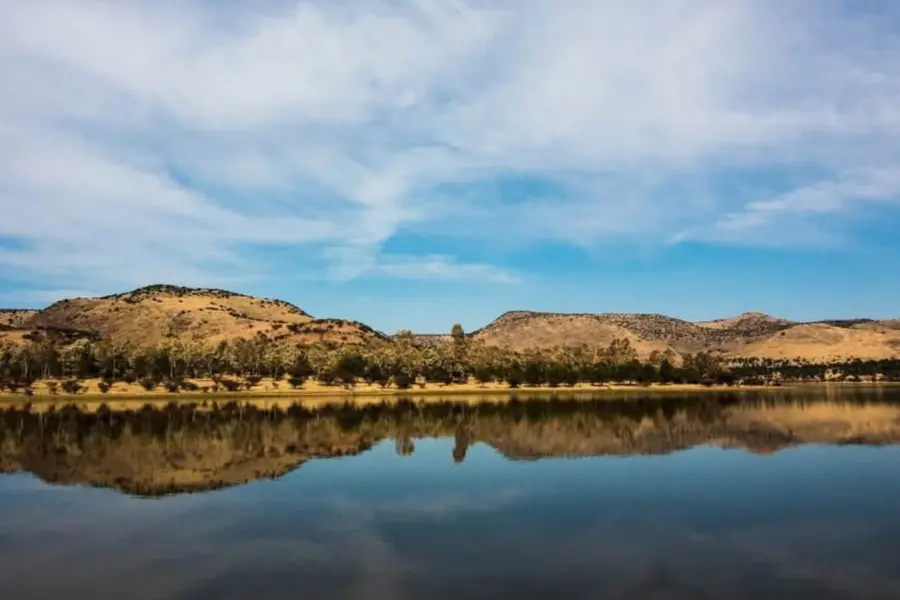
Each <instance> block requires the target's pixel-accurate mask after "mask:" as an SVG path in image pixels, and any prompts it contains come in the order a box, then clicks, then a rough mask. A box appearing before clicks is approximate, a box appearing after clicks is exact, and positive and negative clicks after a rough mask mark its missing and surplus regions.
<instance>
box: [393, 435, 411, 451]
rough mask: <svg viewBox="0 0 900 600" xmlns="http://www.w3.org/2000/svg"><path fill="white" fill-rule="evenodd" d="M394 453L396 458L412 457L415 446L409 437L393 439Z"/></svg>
mask: <svg viewBox="0 0 900 600" xmlns="http://www.w3.org/2000/svg"><path fill="white" fill-rule="evenodd" d="M394 451H395V452H396V453H397V456H412V453H413V452H415V451H416V445H415V443H413V441H412V438H410V437H409V436H402V437H398V438H394Z"/></svg>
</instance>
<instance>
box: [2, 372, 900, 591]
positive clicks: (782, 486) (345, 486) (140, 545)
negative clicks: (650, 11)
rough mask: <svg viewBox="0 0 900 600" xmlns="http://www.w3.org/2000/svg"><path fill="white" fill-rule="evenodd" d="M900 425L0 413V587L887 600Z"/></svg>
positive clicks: (858, 402) (600, 413)
mask: <svg viewBox="0 0 900 600" xmlns="http://www.w3.org/2000/svg"><path fill="white" fill-rule="evenodd" d="M898 441H900V393H898V392H897V391H891V390H880V391H875V392H863V391H858V392H852V393H847V392H845V393H841V394H837V395H835V394H829V395H828V396H826V395H824V394H811V393H804V394H803V395H802V396H799V395H798V396H791V395H789V394H786V393H782V394H775V395H764V396H756V395H743V396H740V397H738V396H712V395H707V396H702V397H694V398H668V399H663V400H660V399H657V400H652V399H648V400H643V401H630V402H628V403H625V404H617V403H613V404H610V403H603V404H589V403H578V404H575V403H566V402H559V403H558V404H555V405H549V404H546V403H542V404H533V403H520V404H516V405H512V406H506V407H480V408H477V409H475V408H472V407H467V408H460V407H451V406H437V407H430V408H424V407H420V408H415V407H409V406H406V407H404V406H400V407H382V408H370V409H368V410H366V411H350V410H346V409H333V410H328V411H321V412H319V413H316V414H311V413H305V412H301V411H292V412H291V414H273V413H269V412H252V411H237V410H224V411H219V412H217V413H215V414H210V413H208V412H207V413H199V414H198V413H192V412H190V411H189V410H187V409H185V410H180V411H169V412H168V413H156V414H149V413H143V414H142V413H136V414H130V415H121V414H119V415H113V416H112V417H110V416H109V415H100V416H99V417H97V416H86V415H79V414H74V413H66V414H59V413H57V414H52V415H46V416H42V417H38V416H35V415H32V414H23V413H12V412H8V413H6V414H4V415H3V416H2V417H0V451H2V454H0V466H2V468H3V471H4V472H6V473H7V474H5V475H2V476H0V597H2V598H8V599H11V600H18V599H30V598H48V599H49V598H58V597H63V596H65V597H69V598H92V599H106V598H109V599H120V598H135V599H151V598H153V599H156V598H159V599H185V600H186V599H200V598H217V599H218V598H234V599H241V600H244V599H246V598H258V599H265V600H269V599H279V598H292V599H294V598H304V599H308V598H328V599H341V598H347V599H357V598H358V599H367V598H374V599H394V598H397V599H405V598H410V599H412V598H416V599H418V598H437V599H442V598H517V599H528V598H575V599H582V598H583V599H599V598H623V599H624V598H634V599H682V598H684V599H688V598H690V599H695V598H709V599H718V598H735V599H741V598H748V599H750V598H752V599H757V598H771V599H781V598H810V599H813V598H814V599H816V600H820V599H821V600H828V599H845V598H846V599H849V598H866V599H872V598H892V599H896V598H900V469H898V467H900V446H895V445H894V444H895V443H897V442H898ZM51 482H52V483H51ZM189 491H190V492H193V493H187V492H189Z"/></svg>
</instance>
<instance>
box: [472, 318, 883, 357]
mask: <svg viewBox="0 0 900 600" xmlns="http://www.w3.org/2000/svg"><path fill="white" fill-rule="evenodd" d="M897 323H898V321H872V320H868V319H859V320H848V321H827V322H826V321H823V322H817V323H795V322H792V321H788V320H786V319H780V318H777V317H772V316H769V315H766V314H762V313H744V314H742V315H738V316H736V317H732V318H728V319H720V320H716V321H703V322H696V323H695V322H691V321H685V320H682V319H676V318H673V317H667V316H664V315H658V314H626V313H600V314H561V313H540V312H529V311H514V312H507V313H504V314H503V315H501V316H500V317H499V318H497V319H496V320H495V321H493V322H492V323H490V324H489V325H487V326H486V327H484V328H482V329H479V330H478V331H475V332H473V333H472V337H473V338H475V339H478V340H482V341H483V342H485V343H486V344H489V345H497V346H507V347H512V348H516V349H525V348H528V347H543V348H549V347H553V346H569V345H576V344H608V343H609V342H611V341H612V340H613V339H616V338H619V339H627V340H629V341H630V342H631V344H632V345H633V346H634V347H635V348H636V349H637V351H638V353H639V354H640V355H642V356H645V357H646V356H647V355H649V354H650V353H651V352H653V351H654V350H658V351H665V350H666V349H671V350H673V351H675V352H678V353H682V354H683V353H686V352H691V353H693V352H700V351H719V352H721V353H723V354H726V355H730V356H736V357H738V356H741V357H743V356H755V357H759V358H801V359H804V360H809V361H828V360H843V359H848V358H861V359H883V358H892V357H896V356H900V326H898V325H897Z"/></svg>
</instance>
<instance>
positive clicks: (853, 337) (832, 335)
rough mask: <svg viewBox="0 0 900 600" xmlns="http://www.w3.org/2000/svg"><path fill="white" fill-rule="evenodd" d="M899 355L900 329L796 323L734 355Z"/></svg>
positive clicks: (817, 357) (805, 357)
mask: <svg viewBox="0 0 900 600" xmlns="http://www.w3.org/2000/svg"><path fill="white" fill-rule="evenodd" d="M898 354H900V331H895V330H885V331H877V330H874V331H873V330H867V329H860V328H856V327H852V328H845V327H833V326H831V325H824V324H810V325H795V326H794V327H790V328H788V329H785V330H784V331H781V332H779V333H776V334H775V335H773V336H771V337H769V338H767V339H765V340H761V341H758V342H754V343H751V344H748V345H746V346H745V347H743V348H741V349H740V351H738V352H736V353H735V354H734V355H735V356H745V357H758V358H776V359H795V358H799V359H803V360H806V361H810V362H829V361H843V360H850V359H854V358H860V359H864V360H866V359H873V360H879V359H886V358H893V357H896V356H898Z"/></svg>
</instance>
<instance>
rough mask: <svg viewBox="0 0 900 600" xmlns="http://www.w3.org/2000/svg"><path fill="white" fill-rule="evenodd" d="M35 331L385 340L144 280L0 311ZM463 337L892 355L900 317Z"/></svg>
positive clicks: (515, 324)
mask: <svg viewBox="0 0 900 600" xmlns="http://www.w3.org/2000/svg"><path fill="white" fill-rule="evenodd" d="M39 329H49V330H56V331H59V332H63V333H65V334H67V335H68V336H72V337H79V336H87V337H90V338H92V339H106V340H110V341H116V342H121V343H129V344H131V345H132V346H137V347H142V346H143V347H146V346H154V345H158V344H159V343H161V342H163V341H164V340H167V339H173V338H174V339H178V340H181V341H184V342H198V341H201V342H203V343H205V344H208V345H215V344H217V343H219V342H221V341H226V340H233V339H237V338H250V337H253V336H256V335H258V334H265V335H266V336H267V337H268V338H270V339H283V340H286V341H289V342H294V343H299V344H311V343H315V342H319V341H327V342H334V343H365V342H368V341H371V340H374V339H389V338H388V337H387V336H385V335H384V334H382V333H380V332H377V331H375V330H373V329H372V328H370V327H368V326H366V325H364V324H362V323H359V322H356V321H349V320H344V319H317V318H314V317H312V316H311V315H309V314H308V313H306V312H305V311H303V310H302V309H300V308H298V307H297V306H295V305H293V304H290V303H288V302H285V301H283V300H274V299H268V298H257V297H253V296H247V295H244V294H238V293H235V292H229V291H225V290H218V289H203V288H187V287H179V286H171V285H153V286H149V287H144V288H139V289H136V290H133V291H130V292H126V293H122V294H115V295H111V296H104V297H100V298H74V299H69V300H61V301H59V302H56V303H54V304H52V305H50V306H48V307H47V308H45V309H43V310H3V311H0V339H4V338H5V339H8V340H12V341H19V340H22V339H24V338H27V337H28V336H29V334H30V332H32V331H34V330H39ZM469 337H470V339H474V340H478V341H481V342H483V343H484V344H486V345H488V346H502V347H506V348H511V349H514V350H525V349H531V348H551V347H558V346H573V345H579V344H587V345H608V344H609V343H610V342H612V341H613V340H614V339H627V340H629V341H630V342H631V344H632V345H633V346H634V347H635V348H636V349H637V351H638V353H639V355H641V356H643V357H646V356H648V355H649V354H650V353H651V352H653V351H661V352H662V351H666V350H672V351H674V352H676V353H679V354H685V353H695V352H700V351H710V352H719V353H722V354H724V355H726V356H731V357H736V358H738V357H741V358H743V357H757V358H771V359H798V358H799V359H803V360H806V361H810V362H828V361H835V360H847V359H853V358H860V359H884V358H893V357H897V356H900V319H895V320H889V321H875V320H872V319H841V320H829V321H818V322H814V323H798V322H792V321H789V320H787V319H781V318H777V317H772V316H769V315H766V314H763V313H744V314H741V315H738V316H735V317H731V318H727V319H718V320H714V321H700V322H691V321H687V320H684V319H677V318H673V317H667V316H665V315H660V314H631V313H598V314H563V313H545V312H531V311H512V312H507V313H504V314H502V315H501V316H500V317H498V318H497V319H496V320H494V321H493V322H491V323H490V324H488V325H486V326H485V327H483V328H481V329H479V330H477V331H474V332H472V333H471V334H469ZM417 339H418V341H419V343H421V344H435V343H440V342H442V341H446V340H448V339H449V337H448V336H447V334H438V335H420V336H418V337H417Z"/></svg>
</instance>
